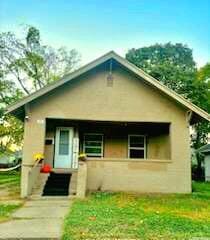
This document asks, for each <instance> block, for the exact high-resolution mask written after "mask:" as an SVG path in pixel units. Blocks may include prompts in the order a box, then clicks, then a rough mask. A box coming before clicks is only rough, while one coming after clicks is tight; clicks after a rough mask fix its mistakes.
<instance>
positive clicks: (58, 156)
mask: <svg viewBox="0 0 210 240" xmlns="http://www.w3.org/2000/svg"><path fill="white" fill-rule="evenodd" d="M72 145H73V128H69V127H58V128H56V136H55V159H54V168H71V166H72V157H73V154H72V149H73V146H72Z"/></svg>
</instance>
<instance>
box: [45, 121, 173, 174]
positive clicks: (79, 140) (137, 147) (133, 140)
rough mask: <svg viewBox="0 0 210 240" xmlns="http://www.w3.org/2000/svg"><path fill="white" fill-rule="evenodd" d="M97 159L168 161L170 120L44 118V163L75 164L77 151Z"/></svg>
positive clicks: (59, 168) (58, 167) (57, 166)
mask: <svg viewBox="0 0 210 240" xmlns="http://www.w3.org/2000/svg"><path fill="white" fill-rule="evenodd" d="M80 153H85V154H86V156H87V160H88V161H91V160H93V161H94V160H95V161H96V160H98V161H135V160H137V161H144V160H145V161H170V160H171V141H170V123H155V122H153V123H151V122H141V123H140V122H139V123H137V122H111V121H110V122H102V121H84V120H67V119H47V120H46V135H45V147H44V156H45V160H44V161H45V163H47V164H50V165H51V166H52V168H53V169H55V170H57V171H62V170H63V171H66V170H67V169H69V170H71V169H77V168H78V155H79V154H80Z"/></svg>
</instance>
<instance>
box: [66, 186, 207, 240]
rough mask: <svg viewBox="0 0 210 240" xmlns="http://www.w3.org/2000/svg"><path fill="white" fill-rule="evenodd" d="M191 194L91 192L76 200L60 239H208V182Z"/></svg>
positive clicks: (194, 189) (197, 187) (195, 187)
mask: <svg viewBox="0 0 210 240" xmlns="http://www.w3.org/2000/svg"><path fill="white" fill-rule="evenodd" d="M193 191H194V192H193V193H192V194H190V195H181V194H170V195H139V196H136V195H132V194H125V193H93V194H91V195H90V196H89V197H87V198H86V199H85V200H76V201H75V202H74V203H73V205H72V207H71V210H70V212H69V214H68V216H67V217H66V219H65V223H64V235H63V239H64V240H67V239H71V240H74V239H102V240H103V239H107V240H108V239H123V240H125V239H133V240H134V239H151V240H158V239H162V240H163V239H164V240H166V239H167V240H169V239H180V240H183V239H191V238H192V237H206V238H207V237H208V238H209V239H210V184H209V183H208V184H207V183H194V184H193Z"/></svg>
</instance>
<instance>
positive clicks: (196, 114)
mask: <svg viewBox="0 0 210 240" xmlns="http://www.w3.org/2000/svg"><path fill="white" fill-rule="evenodd" d="M110 59H114V60H115V61H117V62H118V63H119V64H121V65H122V66H123V67H125V68H126V69H127V70H129V71H131V72H132V73H134V74H135V75H137V76H138V77H141V78H142V79H143V80H144V81H145V82H146V83H147V84H149V85H151V86H152V87H154V88H156V89H158V90H160V91H161V92H163V93H164V94H165V95H167V96H168V97H170V98H172V99H173V100H175V101H176V102H177V103H179V104H181V105H182V106H184V107H185V108H186V109H188V110H189V111H192V113H193V114H192V115H193V117H192V118H193V119H197V118H198V119H200V118H201V119H205V120H207V121H210V115H209V114H208V113H207V112H205V111H204V110H203V109H201V108H199V107H198V106H196V105H195V104H192V103H191V102H190V101H189V100H187V99H185V98H184V97H182V96H181V95H179V94H177V93H176V92H175V91H173V90H171V89H169V88H168V87H166V86H165V85H163V84H162V83H161V82H160V81H158V80H157V79H155V78H153V77H152V76H150V75H149V74H147V73H145V72H144V71H143V70H141V69H139V68H138V67H136V66H135V65H134V64H132V63H130V62H128V61H127V60H126V59H124V58H122V57H121V56H119V55H118V54H116V53H115V52H113V51H111V52H109V53H107V54H105V55H103V56H102V57H100V58H97V59H96V60H94V61H92V62H90V63H89V64H87V65H85V66H83V67H81V68H79V69H78V70H76V71H74V72H73V73H70V74H67V75H65V76H64V77H62V78H61V79H60V80H58V81H56V82H53V83H51V84H48V85H47V86H45V87H43V88H41V89H40V90H38V91H36V92H34V93H32V94H30V95H28V96H26V97H24V98H22V99H21V100H19V101H17V102H16V103H14V104H13V105H11V106H9V107H8V108H7V112H6V113H10V114H13V115H15V116H17V117H19V118H21V119H22V117H23V116H24V115H25V107H24V106H25V105H27V104H28V103H30V102H32V101H34V100H36V99H37V98H39V97H41V96H43V95H45V94H47V93H48V92H50V91H52V90H54V89H56V88H58V87H59V86H62V85H63V84H65V83H67V82H69V81H71V80H73V79H75V78H77V77H79V76H80V75H82V74H84V73H86V72H88V71H90V70H91V69H93V68H95V67H97V66H99V65H100V64H103V63H105V62H106V61H108V60H110Z"/></svg>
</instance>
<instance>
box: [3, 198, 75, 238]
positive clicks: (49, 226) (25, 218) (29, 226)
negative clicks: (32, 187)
mask: <svg viewBox="0 0 210 240" xmlns="http://www.w3.org/2000/svg"><path fill="white" fill-rule="evenodd" d="M70 204H71V200H70V199H68V198H66V199H63V198H62V199H57V198H56V199H53V198H47V199H45V198H43V199H41V200H40V199H39V200H29V201H27V202H26V203H25V204H24V206H23V207H22V208H20V209H18V210H17V211H16V212H15V213H13V215H12V217H13V219H12V220H11V221H9V222H5V223H1V224H0V239H60V238H61V235H62V226H63V219H64V217H65V215H66V214H67V212H68V210H69V207H70Z"/></svg>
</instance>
